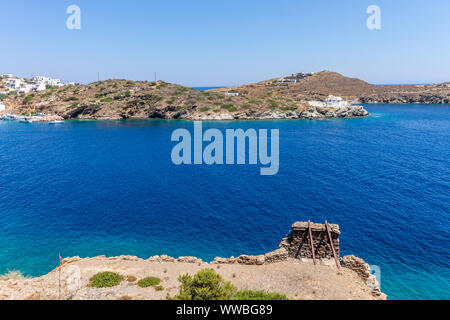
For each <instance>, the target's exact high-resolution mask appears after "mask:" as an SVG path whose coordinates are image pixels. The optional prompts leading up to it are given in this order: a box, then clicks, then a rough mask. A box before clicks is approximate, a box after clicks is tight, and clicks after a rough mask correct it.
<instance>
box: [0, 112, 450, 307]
mask: <svg viewBox="0 0 450 320" xmlns="http://www.w3.org/2000/svg"><path fill="white" fill-rule="evenodd" d="M367 108H368V110H369V111H370V112H371V116H370V117H368V118H364V119H339V120H328V121H259V122H257V121H249V122H244V121H237V122H209V123H204V127H205V128H207V127H215V128H219V129H221V130H225V129H226V128H243V129H247V128H256V129H257V128H268V129H271V128H274V129H279V130H280V172H279V174H278V175H276V176H265V177H263V176H260V175H259V168H260V166H249V165H245V166H181V167H180V166H175V165H173V164H172V162H171V158H170V152H171V148H172V147H173V146H174V143H172V142H171V141H170V136H171V133H172V131H173V130H175V129H176V128H180V127H183V128H187V129H189V130H192V126H193V124H192V123H190V122H185V121H134V120H130V121H105V122H80V121H73V122H67V123H65V124H64V125H56V126H51V125H48V124H42V123H33V124H24V123H17V122H6V121H0V273H3V272H6V271H7V270H14V269H19V270H22V271H23V272H24V273H26V274H29V275H34V276H37V275H42V274H45V273H46V272H48V271H50V270H52V269H53V268H54V267H55V266H56V265H57V263H58V254H59V253H61V254H62V255H63V256H75V255H80V256H95V255H101V254H106V255H121V254H130V255H137V256H140V257H143V258H147V257H148V256H151V255H155V254H163V253H165V254H169V255H171V256H179V255H193V256H198V257H201V258H203V259H206V260H211V259H213V258H214V257H215V256H217V255H220V256H231V255H234V256H237V255H239V254H243V253H248V254H260V253H264V252H267V251H271V250H273V249H275V248H277V246H278V243H279V241H280V239H281V238H282V237H283V236H285V234H286V233H287V232H288V231H289V229H290V225H291V223H292V222H294V221H297V220H308V219H311V220H312V221H317V222H321V221H325V219H327V220H328V221H330V222H332V223H339V224H340V225H341V230H342V235H341V248H342V253H343V254H355V255H357V256H359V257H361V258H363V259H365V260H366V261H367V262H368V263H370V264H373V265H377V266H379V267H380V269H381V287H382V291H383V292H385V293H387V294H388V295H389V298H391V299H449V298H450V261H449V256H450V248H449V235H450V230H449V222H450V221H449V212H450V207H449V203H450V196H449V194H450V182H449V181H450V179H449V178H450V163H449V159H450V112H449V111H450V108H449V106H423V105H407V106H401V105H389V106H387V105H370V106H368V107H367Z"/></svg>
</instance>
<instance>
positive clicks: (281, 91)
mask: <svg viewBox="0 0 450 320" xmlns="http://www.w3.org/2000/svg"><path fill="white" fill-rule="evenodd" d="M278 80H279V79H271V80H267V81H262V82H258V83H254V84H247V85H243V86H239V87H233V88H227V89H215V90H211V91H212V92H219V93H223V92H226V91H228V90H236V91H237V92H239V93H242V94H245V95H248V96H250V97H252V98H254V99H258V98H262V97H267V96H282V97H285V98H287V99H292V100H295V101H309V100H318V101H324V100H325V99H326V98H327V97H328V96H329V95H335V96H341V97H343V98H345V99H347V100H350V101H354V102H356V103H425V104H426V103H437V104H440V103H450V84H448V83H443V84H436V85H391V86H376V85H373V84H369V83H367V82H365V81H362V80H359V79H354V78H348V77H345V76H343V75H341V74H338V73H335V72H330V71H322V72H319V73H316V74H313V75H312V76H309V77H306V78H304V79H301V80H299V81H298V82H297V83H279V82H278Z"/></svg>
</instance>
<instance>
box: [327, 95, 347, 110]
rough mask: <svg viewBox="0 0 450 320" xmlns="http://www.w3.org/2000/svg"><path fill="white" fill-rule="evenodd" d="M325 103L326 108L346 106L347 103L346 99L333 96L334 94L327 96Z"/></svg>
mask: <svg viewBox="0 0 450 320" xmlns="http://www.w3.org/2000/svg"><path fill="white" fill-rule="evenodd" d="M325 103H326V105H327V107H328V108H339V107H346V106H348V104H349V103H348V102H347V101H345V100H342V98H341V97H335V96H329V97H328V98H327V100H325Z"/></svg>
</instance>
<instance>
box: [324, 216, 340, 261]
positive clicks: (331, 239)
mask: <svg viewBox="0 0 450 320" xmlns="http://www.w3.org/2000/svg"><path fill="white" fill-rule="evenodd" d="M325 229H327V233H328V238H329V239H330V244H331V250H333V257H334V261H335V262H336V267H337V268H338V269H339V268H340V267H341V266H340V265H339V262H338V259H337V257H336V251H335V250H334V244H333V238H332V237H331V232H330V228H329V227H328V222H327V221H325Z"/></svg>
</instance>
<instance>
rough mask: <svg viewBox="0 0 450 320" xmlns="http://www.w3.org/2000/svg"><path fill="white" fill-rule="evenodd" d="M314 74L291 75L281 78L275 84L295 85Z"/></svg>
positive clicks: (300, 73)
mask: <svg viewBox="0 0 450 320" xmlns="http://www.w3.org/2000/svg"><path fill="white" fill-rule="evenodd" d="M313 74H314V72H299V73H293V74H292V75H290V76H286V77H281V78H280V79H279V80H278V81H277V83H297V82H298V81H299V80H302V79H305V78H307V77H310V76H312V75H313Z"/></svg>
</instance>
